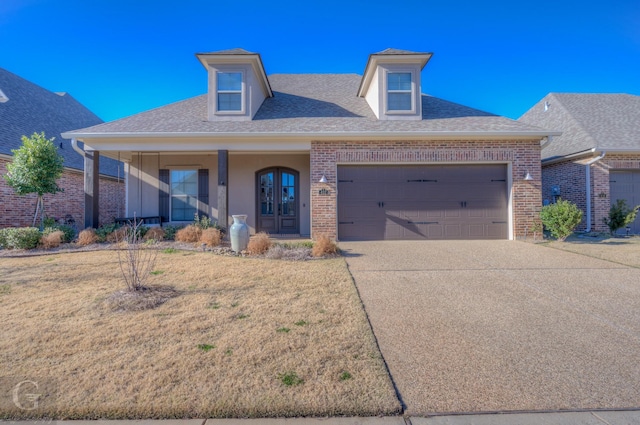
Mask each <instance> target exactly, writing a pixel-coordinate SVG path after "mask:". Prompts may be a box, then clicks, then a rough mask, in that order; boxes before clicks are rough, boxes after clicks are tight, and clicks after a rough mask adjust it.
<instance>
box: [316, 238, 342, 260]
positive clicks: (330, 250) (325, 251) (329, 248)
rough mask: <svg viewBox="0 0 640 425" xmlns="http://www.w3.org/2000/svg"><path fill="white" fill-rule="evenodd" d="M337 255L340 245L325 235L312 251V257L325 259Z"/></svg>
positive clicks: (317, 241)
mask: <svg viewBox="0 0 640 425" xmlns="http://www.w3.org/2000/svg"><path fill="white" fill-rule="evenodd" d="M337 253H338V245H336V243H335V242H333V241H332V240H331V239H329V237H328V236H325V235H321V236H319V237H318V240H316V241H315V243H314V244H313V248H312V249H311V255H313V256H314V257H324V256H325V255H335V254H337Z"/></svg>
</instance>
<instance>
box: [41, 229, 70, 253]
mask: <svg viewBox="0 0 640 425" xmlns="http://www.w3.org/2000/svg"><path fill="white" fill-rule="evenodd" d="M63 238H64V232H63V231H62V230H56V231H54V232H51V233H49V234H47V235H44V236H42V237H41V238H40V245H42V247H43V248H45V249H51V248H57V247H59V246H60V244H61V243H62V239H63Z"/></svg>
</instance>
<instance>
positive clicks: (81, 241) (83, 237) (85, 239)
mask: <svg viewBox="0 0 640 425" xmlns="http://www.w3.org/2000/svg"><path fill="white" fill-rule="evenodd" d="M96 242H98V235H97V234H96V231H95V230H94V229H91V228H89V229H84V230H83V231H82V232H80V234H79V235H78V245H80V246H87V245H91V244H94V243H96Z"/></svg>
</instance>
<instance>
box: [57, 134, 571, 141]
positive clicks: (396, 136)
mask: <svg viewBox="0 0 640 425" xmlns="http://www.w3.org/2000/svg"><path fill="white" fill-rule="evenodd" d="M561 134H562V133H561V132H557V131H502V132H501V131H362V132H358V131H353V132H351V131H326V132H325V131H318V132H295V133H294V132H291V133H288V132H193V133H189V132H115V133H82V132H67V133H62V137H63V138H65V139H81V140H82V139H113V138H131V139H139V138H147V139H159V138H206V139H209V140H212V139H224V140H227V141H228V140H230V139H277V140H287V139H288V140H291V139H294V140H298V141H300V140H301V139H302V140H305V139H308V140H318V139H342V140H344V139H355V140H357V139H361V138H368V139H380V140H395V139H398V140H406V139H407V138H424V137H430V138H434V139H437V138H442V137H446V138H457V137H482V138H494V137H497V138H508V137H527V138H529V137H530V138H542V137H547V138H548V137H549V136H559V135H561ZM548 143H550V142H549V141H548V139H547V144H548Z"/></svg>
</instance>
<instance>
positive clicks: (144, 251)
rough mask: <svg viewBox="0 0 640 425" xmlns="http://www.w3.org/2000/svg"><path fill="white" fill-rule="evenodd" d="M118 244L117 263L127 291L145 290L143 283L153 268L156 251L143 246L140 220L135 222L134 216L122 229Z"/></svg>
mask: <svg viewBox="0 0 640 425" xmlns="http://www.w3.org/2000/svg"><path fill="white" fill-rule="evenodd" d="M118 242H119V245H120V246H119V247H118V250H117V252H118V263H119V264H120V271H121V272H122V277H123V278H124V281H125V284H126V285H127V290H129V291H133V292H135V291H143V290H145V289H147V288H146V287H145V286H144V283H145V281H146V280H147V279H148V278H149V275H150V274H151V272H152V271H153V268H154V267H155V264H156V257H157V256H158V250H157V249H155V248H151V247H149V246H147V245H143V241H142V220H139V221H138V220H136V218H135V215H134V217H133V221H132V222H130V223H129V226H128V227H126V228H123V231H122V232H121V234H120V237H119V238H118Z"/></svg>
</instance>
